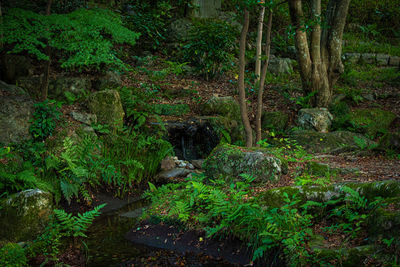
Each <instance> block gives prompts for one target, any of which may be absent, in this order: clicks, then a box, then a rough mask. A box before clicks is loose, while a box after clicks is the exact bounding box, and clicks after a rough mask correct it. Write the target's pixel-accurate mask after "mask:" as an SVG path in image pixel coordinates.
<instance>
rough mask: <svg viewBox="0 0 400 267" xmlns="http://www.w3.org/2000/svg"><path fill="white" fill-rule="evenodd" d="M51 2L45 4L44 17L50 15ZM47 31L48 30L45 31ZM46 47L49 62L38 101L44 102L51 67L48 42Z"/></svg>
mask: <svg viewBox="0 0 400 267" xmlns="http://www.w3.org/2000/svg"><path fill="white" fill-rule="evenodd" d="M52 2H53V1H52V0H48V2H47V8H46V15H47V16H50V13H51V5H52ZM47 30H49V29H47ZM46 43H47V46H46V56H48V58H49V60H47V61H46V65H45V68H44V77H43V81H42V85H41V96H40V100H41V101H44V100H46V99H47V94H48V91H49V78H50V65H51V47H50V45H49V43H48V41H47V42H46Z"/></svg>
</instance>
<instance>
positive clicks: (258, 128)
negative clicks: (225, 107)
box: [256, 9, 273, 146]
mask: <svg viewBox="0 0 400 267" xmlns="http://www.w3.org/2000/svg"><path fill="white" fill-rule="evenodd" d="M272 16H273V12H272V10H271V9H270V10H269V16H268V25H267V32H266V35H267V36H266V38H267V39H266V42H265V62H264V66H263V69H262V72H261V77H260V78H261V79H260V84H259V88H258V95H257V113H256V146H260V145H259V144H258V143H259V142H260V141H261V138H262V132H261V117H262V110H263V94H264V85H265V78H266V75H267V70H268V65H269V57H270V54H271V32H272Z"/></svg>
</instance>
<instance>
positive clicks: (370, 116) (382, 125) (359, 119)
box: [349, 108, 396, 139]
mask: <svg viewBox="0 0 400 267" xmlns="http://www.w3.org/2000/svg"><path fill="white" fill-rule="evenodd" d="M395 119H396V115H395V114H394V113H392V112H390V111H386V110H382V109H377V108H373V109H356V110H353V111H351V112H350V114H349V122H350V123H351V125H353V127H354V128H355V130H356V131H357V132H359V133H362V134H366V135H367V136H369V137H370V138H372V139H374V138H375V137H376V136H377V135H378V134H385V133H387V132H388V130H389V127H390V125H391V124H392V122H393V121H394V120H395Z"/></svg>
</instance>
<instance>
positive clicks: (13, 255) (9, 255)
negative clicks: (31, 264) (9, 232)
mask: <svg viewBox="0 0 400 267" xmlns="http://www.w3.org/2000/svg"><path fill="white" fill-rule="evenodd" d="M0 263H1V266H6V267H23V266H28V265H27V259H26V256H25V252H24V249H23V248H22V247H21V246H20V245H18V244H15V243H7V244H5V245H4V246H3V247H2V248H1V249H0Z"/></svg>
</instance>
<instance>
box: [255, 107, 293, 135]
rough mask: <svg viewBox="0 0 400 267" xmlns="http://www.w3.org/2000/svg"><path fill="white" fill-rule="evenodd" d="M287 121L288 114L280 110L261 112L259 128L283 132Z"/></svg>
mask: <svg viewBox="0 0 400 267" xmlns="http://www.w3.org/2000/svg"><path fill="white" fill-rule="evenodd" d="M288 123H289V115H288V114H286V113H285V112H282V111H272V112H263V114H262V118H261V128H262V129H263V130H270V131H276V132H284V131H285V130H286V127H287V125H288Z"/></svg>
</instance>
